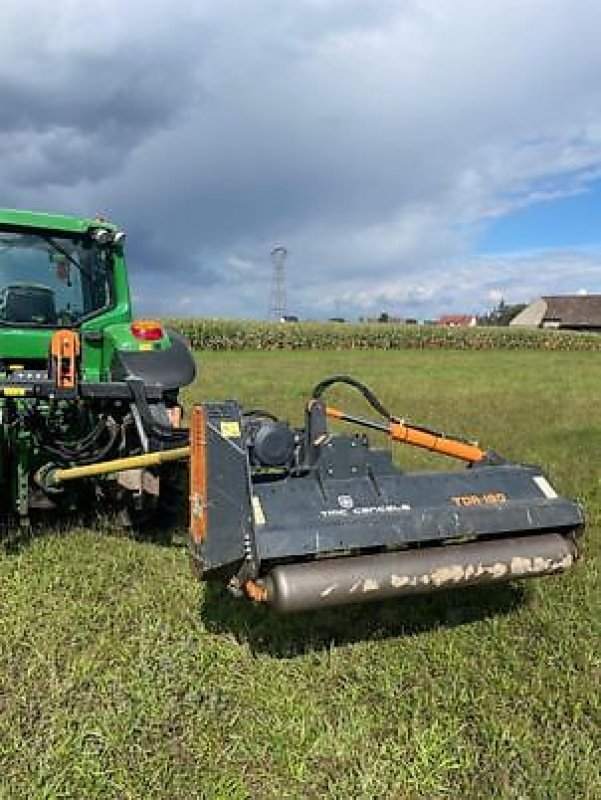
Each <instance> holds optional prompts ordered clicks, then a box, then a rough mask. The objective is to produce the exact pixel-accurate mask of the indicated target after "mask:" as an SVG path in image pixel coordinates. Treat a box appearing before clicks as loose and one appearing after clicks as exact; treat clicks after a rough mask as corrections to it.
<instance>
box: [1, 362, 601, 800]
mask: <svg viewBox="0 0 601 800" xmlns="http://www.w3.org/2000/svg"><path fill="white" fill-rule="evenodd" d="M199 363H200V375H199V380H198V381H197V384H196V385H195V386H194V387H193V388H192V389H191V390H189V391H188V392H187V397H186V401H187V402H188V403H190V402H192V401H193V400H195V399H200V398H204V399H222V398H224V397H235V398H238V399H239V400H241V401H242V402H243V403H244V404H246V405H254V406H256V405H260V406H262V407H268V408H270V409H272V410H273V411H275V412H277V413H279V414H281V415H282V416H287V417H288V418H290V419H291V421H293V422H297V423H300V422H301V420H302V406H303V401H304V400H305V398H306V397H307V395H308V393H309V391H310V389H311V387H312V385H313V383H315V382H316V381H317V380H319V379H320V378H322V377H325V376H326V375H328V374H331V373H334V372H347V373H350V374H353V375H356V376H357V377H359V378H361V379H363V380H364V381H365V382H367V383H368V384H370V385H372V386H373V388H375V389H376V390H377V391H378V392H379V394H381V396H382V398H383V400H384V401H385V403H386V404H388V405H389V406H390V407H391V408H392V409H393V410H394V411H395V412H396V413H398V414H399V415H401V416H405V417H408V418H409V419H412V420H413V421H416V422H421V423H424V424H428V425H432V426H438V427H440V428H443V429H444V430H446V431H450V432H453V433H463V434H465V435H468V436H470V437H471V438H476V439H478V440H479V441H480V443H481V444H483V445H486V446H490V447H493V448H494V449H496V450H498V451H499V452H501V453H503V454H504V455H506V456H508V457H510V458H514V459H519V460H522V461H526V462H537V463H540V464H542V465H543V466H544V467H545V469H546V470H547V471H548V473H549V474H550V476H551V477H552V479H553V481H554V483H555V484H556V485H557V486H558V487H559V488H560V489H561V491H562V492H563V493H565V494H567V495H570V496H574V497H577V498H579V499H580V500H581V501H582V502H583V503H584V505H585V507H586V512H587V518H588V529H587V534H586V554H585V559H584V561H583V562H582V563H581V564H579V565H578V566H577V567H576V569H574V570H573V571H572V572H571V573H569V574H567V575H565V576H560V577H555V578H545V579H540V580H535V581H530V582H528V583H525V584H513V585H511V584H510V585H505V586H501V587H495V588H493V589H491V588H481V589H463V590H457V591H455V592H448V593H444V594H440V595H436V596H431V597H425V598H420V599H414V598H409V599H402V600H398V601H395V602H387V603H384V604H380V605H374V606H369V605H366V606H356V607H351V608H347V609H336V610H330V611H328V612H327V613H310V614H304V615H301V616H298V617H293V618H287V619H278V618H276V617H274V616H272V615H271V614H270V613H269V611H267V610H266V609H264V608H253V607H252V606H250V604H238V603H236V602H235V601H233V600H231V599H229V598H227V597H224V596H223V595H221V594H220V593H219V592H217V591H216V590H214V589H206V588H205V587H201V586H199V585H198V584H197V583H196V582H195V580H194V579H193V577H192V575H191V574H190V572H189V567H188V560H187V554H186V549H185V547H184V546H183V544H182V543H183V535H182V534H181V533H180V534H179V535H176V537H175V540H176V541H175V543H174V545H173V546H160V545H158V544H153V543H150V542H140V541H133V540H130V539H127V538H125V537H124V536H120V535H118V534H117V533H113V532H112V531H111V529H110V526H109V525H107V524H106V523H104V524H99V525H98V527H97V528H96V529H94V530H81V529H79V530H68V529H65V530H64V531H56V530H55V531H54V532H48V533H47V534H46V535H40V536H38V537H37V538H36V539H35V540H34V541H31V542H29V543H26V544H25V545H24V546H23V547H21V548H20V549H19V550H18V551H17V552H13V551H11V550H9V549H7V550H6V552H2V551H1V550H0V797H2V798H78V799H84V798H195V797H198V798H246V797H249V798H304V797H310V798H323V797H331V798H428V799H429V798H439V797H441V798H442V797H445V798H453V799H455V798H472V797H473V798H477V797H482V798H494V797H503V798H516V800H517V798H528V800H530V799H531V798H540V799H541V800H542V799H543V798H545V799H546V798H591V800H593V799H594V800H597V799H598V798H599V797H601V776H600V763H601V761H600V759H601V754H600V752H599V742H600V740H601V699H600V692H599V687H600V686H601V669H600V666H601V663H600V662H601V647H600V644H601V636H600V633H601V593H600V588H601V580H600V575H599V572H600V564H601V535H600V516H601V515H600V508H601V483H600V476H601V409H600V407H599V406H600V402H601V367H600V362H599V355H598V354H596V353H545V352H508V351H492V352H455V351H440V352H437V351H424V352H419V351H401V352H392V351H388V352H380V353H378V352H353V351H350V352H348V351H347V352H321V353H320V352H310V353H305V352H295V353H286V352H270V353H260V352H259V353H252V352H249V353H207V354H202V355H201V356H200V358H199ZM335 397H336V402H337V403H339V404H344V405H345V407H347V408H348V409H349V410H354V411H358V412H364V411H365V408H364V406H363V405H362V403H361V401H360V400H359V399H358V398H357V399H356V398H355V397H354V396H353V395H352V394H351V393H350V392H348V391H346V392H345V391H343V390H341V391H340V392H337V394H336V395H335ZM396 457H397V460H398V463H399V464H403V465H406V466H410V467H411V468H414V467H423V466H428V467H430V466H432V465H436V467H437V468H448V467H449V466H452V465H451V464H449V462H447V461H445V459H440V458H435V457H433V456H430V455H425V454H422V453H418V452H414V451H409V450H407V449H402V448H401V447H399V448H398V449H397V451H396ZM453 468H454V467H453Z"/></svg>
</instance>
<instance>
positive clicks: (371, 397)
mask: <svg viewBox="0 0 601 800" xmlns="http://www.w3.org/2000/svg"><path fill="white" fill-rule="evenodd" d="M336 383H344V384H347V385H348V386H352V387H353V388H354V389H357V390H358V391H359V392H361V394H362V395H363V397H364V398H365V399H366V400H367V402H368V403H369V405H370V406H371V407H372V408H373V409H374V411H377V412H378V414H380V415H381V416H382V417H385V418H386V419H394V417H393V416H392V414H391V413H390V411H389V410H388V409H387V408H386V407H385V406H384V405H383V404H382V403H381V402H380V400H379V398H378V397H377V396H376V395H375V394H374V393H373V392H372V390H371V389H370V388H369V387H368V386H366V385H365V384H364V383H362V382H361V381H360V380H358V379H357V378H353V377H351V376H350V375H332V377H331V378H326V379H325V380H323V381H321V382H320V383H318V384H317V385H316V386H315V387H314V389H313V392H312V394H311V396H312V397H313V398H314V399H317V398H319V397H321V396H322V394H323V393H324V392H325V391H326V389H329V388H330V387H331V386H333V385H334V384H336Z"/></svg>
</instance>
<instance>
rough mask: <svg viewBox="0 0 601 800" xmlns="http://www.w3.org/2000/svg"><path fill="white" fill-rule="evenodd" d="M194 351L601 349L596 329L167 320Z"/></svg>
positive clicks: (600, 340) (599, 337)
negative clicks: (583, 330)
mask: <svg viewBox="0 0 601 800" xmlns="http://www.w3.org/2000/svg"><path fill="white" fill-rule="evenodd" d="M167 324H168V325H169V326H171V327H173V328H175V329H176V330H178V331H180V332H181V333H182V334H183V335H184V336H185V337H186V338H187V339H188V341H189V342H190V344H191V346H192V347H193V348H194V349H196V350H312V349H314V350H396V349H399V348H405V349H407V348H410V349H426V348H428V349H437V348H439V349H455V350H495V349H504V350H601V334H599V335H598V334H594V333H574V332H568V331H557V330H548V329H547V330H537V329H528V330H518V329H515V328H490V327H482V328H443V327H437V326H435V325H388V324H381V323H378V324H350V323H319V322H299V323H294V322H293V323H277V322H251V321H244V320H223V319H170V320H168V321H167Z"/></svg>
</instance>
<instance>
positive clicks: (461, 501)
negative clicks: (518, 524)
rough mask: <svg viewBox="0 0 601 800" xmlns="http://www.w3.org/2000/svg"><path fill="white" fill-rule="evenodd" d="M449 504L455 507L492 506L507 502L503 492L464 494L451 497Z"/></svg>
mask: <svg viewBox="0 0 601 800" xmlns="http://www.w3.org/2000/svg"><path fill="white" fill-rule="evenodd" d="M451 502H452V503H454V504H455V505H456V506H492V505H501V504H502V503H506V502H507V495H506V494H504V492H487V493H486V494H464V495H460V496H458V497H451Z"/></svg>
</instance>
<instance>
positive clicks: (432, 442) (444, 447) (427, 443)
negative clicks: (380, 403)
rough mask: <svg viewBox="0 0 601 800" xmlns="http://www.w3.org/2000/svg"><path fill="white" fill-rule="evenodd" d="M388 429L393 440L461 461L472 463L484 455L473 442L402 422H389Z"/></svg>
mask: <svg viewBox="0 0 601 800" xmlns="http://www.w3.org/2000/svg"><path fill="white" fill-rule="evenodd" d="M388 431H389V434H390V438H391V439H392V440H393V441H395V442H406V443H407V444H412V445H414V446H415V447H423V448H424V449H425V450H431V451H432V452H434V453H441V454H442V455H445V456H452V457H453V458H458V459H460V460H461V461H469V462H470V463H474V462H476V461H481V460H482V459H483V458H484V455H485V453H484V451H483V450H481V449H480V448H479V447H478V446H477V445H475V444H469V443H468V442H460V441H457V439H448V438H447V437H446V436H443V435H442V434H438V433H434V432H430V431H424V430H421V429H420V428H412V427H411V425H405V424H404V423H402V422H391V423H390V427H389V429H388Z"/></svg>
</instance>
